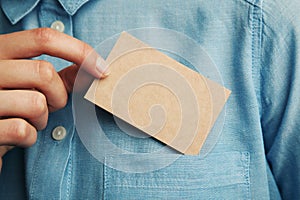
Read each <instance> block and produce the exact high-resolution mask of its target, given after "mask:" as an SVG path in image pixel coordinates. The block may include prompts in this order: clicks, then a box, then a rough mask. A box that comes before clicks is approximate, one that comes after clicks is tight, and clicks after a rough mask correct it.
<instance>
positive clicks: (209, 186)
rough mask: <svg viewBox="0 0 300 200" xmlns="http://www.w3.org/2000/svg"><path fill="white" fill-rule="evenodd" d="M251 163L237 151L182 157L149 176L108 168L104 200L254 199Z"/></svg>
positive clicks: (105, 173) (246, 156) (245, 153)
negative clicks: (251, 185)
mask: <svg viewBox="0 0 300 200" xmlns="http://www.w3.org/2000/svg"><path fill="white" fill-rule="evenodd" d="M136 156H138V155H136ZM139 156H141V155H139ZM110 159H113V158H110ZM249 163H250V155H249V153H248V152H237V151H234V152H225V153H213V154H209V155H208V156H206V157H205V158H199V157H198V156H181V157H179V158H178V159H177V160H176V161H175V162H173V163H172V164H171V165H169V166H167V167H165V168H162V169H159V170H156V171H152V172H147V173H127V172H123V171H118V170H116V169H113V168H110V167H108V166H105V167H104V193H103V194H104V199H120V200H122V199H126V200H128V199H250V179H249ZM133 164H134V163H133Z"/></svg>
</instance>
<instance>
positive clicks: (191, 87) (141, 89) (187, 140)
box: [85, 32, 230, 155]
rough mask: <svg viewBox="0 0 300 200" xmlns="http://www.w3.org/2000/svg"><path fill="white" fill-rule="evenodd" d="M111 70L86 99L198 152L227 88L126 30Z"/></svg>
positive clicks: (111, 60)
mask: <svg viewBox="0 0 300 200" xmlns="http://www.w3.org/2000/svg"><path fill="white" fill-rule="evenodd" d="M107 63H109V69H110V71H111V73H110V75H109V76H108V77H107V78H105V79H101V80H95V81H94V82H93V83H92V85H91V87H90V88H89V90H88V92H87V93H86V95H85V98H86V99H87V100H89V101H91V102H92V103H94V104H96V105H98V106H99V107H101V108H103V109H105V110H107V111H108V112H110V113H112V114H113V115H115V116H117V117H118V118H120V119H122V120H124V121H125V122H127V123H129V124H131V125H133V126H134V127H136V128H138V129H140V130H142V131H144V132H145V133H147V134H149V135H150V136H152V137H154V138H156V139H157V140H159V141H161V142H163V143H165V144H167V145H169V146H170V147H172V148H174V149H176V150H177V151H179V152H181V153H183V154H188V155H196V154H198V153H199V152H200V150H201V147H202V145H203V144H204V141H205V139H206V138H207V135H208V134H209V131H210V129H211V128H212V126H213V124H214V122H215V120H216V119H217V116H218V115H219V113H220V112H221V110H222V108H223V106H224V104H225V102H226V101H227V99H228V97H229V95H230V91H229V90H228V89H226V88H224V87H223V86H221V85H219V84H217V83H215V82H213V81H211V80H209V79H207V78H205V77H204V76H202V75H201V74H199V73H197V72H195V71H193V70H191V69H189V68H188V67H186V66H184V65H182V64H180V63H179V62H177V61H176V60H174V59H172V58H170V57H168V56H167V55H165V54H163V53H162V52H160V51H158V50H156V49H154V48H151V47H149V46H148V45H146V44H144V43H143V42H142V41H139V40H138V39H136V38H134V37H133V36H131V35H130V34H128V33H126V32H124V33H122V34H121V36H120V38H119V39H118V41H117V42H116V44H115V46H114V48H113V49H112V51H111V53H110V55H109V56H108V58H107Z"/></svg>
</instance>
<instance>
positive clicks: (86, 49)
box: [80, 43, 91, 61]
mask: <svg viewBox="0 0 300 200" xmlns="http://www.w3.org/2000/svg"><path fill="white" fill-rule="evenodd" d="M80 52H81V54H80V60H82V61H84V60H85V59H86V57H87V56H88V55H89V54H90V53H91V48H90V46H89V45H88V44H86V43H82V44H81V51H80Z"/></svg>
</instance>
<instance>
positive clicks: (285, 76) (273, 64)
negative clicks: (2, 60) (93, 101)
mask: <svg viewBox="0 0 300 200" xmlns="http://www.w3.org/2000/svg"><path fill="white" fill-rule="evenodd" d="M297 3H298V2H297V0H288V1H280V0H264V1H262V0H226V1H225V0H222V1H220V0H210V1H201V0H188V1H179V0H178V1H177V0H164V1H160V0H151V1H142V0H130V1H123V0H100V1H86V0H76V1H70V0H59V1H54V0H46V1H43V0H41V1H40V0H27V1H22V2H19V1H16V0H11V1H9V0H2V1H1V10H0V22H1V23H0V33H1V34H4V33H10V32H14V31H20V30H26V29H33V28H38V27H50V26H51V24H52V23H53V22H54V21H56V20H59V21H61V22H63V24H64V26H65V29H64V32H65V33H66V34H69V35H71V36H73V37H76V38H78V39H80V40H82V41H85V42H86V43H88V44H90V45H91V46H92V47H96V46H97V45H98V44H100V43H101V42H103V41H105V40H106V39H107V38H110V37H112V36H114V35H116V34H119V33H120V32H122V31H127V30H134V29H138V28H143V27H158V28H166V29H170V30H174V31H177V32H179V33H182V34H185V35H186V36H188V37H189V38H192V39H193V40H195V41H196V42H197V44H199V45H200V46H201V47H202V48H203V49H204V50H205V52H207V54H208V55H209V57H210V58H211V60H212V61H213V62H214V63H215V65H216V66H217V69H218V71H219V73H220V75H221V78H222V84H223V85H224V86H225V87H227V88H229V89H230V90H231V91H232V94H231V96H230V98H229V100H228V102H227V103H226V114H225V115H224V116H225V117H224V121H223V123H222V130H221V134H220V135H219V136H218V139H217V141H216V144H215V145H214V146H213V148H212V150H210V151H209V152H208V153H207V155H205V156H201V153H200V155H199V156H188V155H179V156H178V158H177V159H176V160H174V162H172V163H170V164H169V165H167V166H165V167H162V168H160V169H157V170H153V171H147V172H143V173H140V172H139V173H134V172H133V171H132V170H129V171H126V170H119V169H116V168H114V167H111V166H109V165H106V164H103V163H102V162H99V161H98V160H97V159H96V158H95V157H94V156H93V155H92V154H91V153H90V152H89V151H88V150H87V149H86V147H85V146H84V145H83V143H82V141H81V139H80V137H79V134H78V132H77V129H76V126H75V125H76V123H75V120H74V113H73V109H72V98H71V96H70V98H69V102H68V105H67V106H66V107H65V108H64V109H61V110H59V111H57V112H55V113H51V114H50V116H49V121H48V125H47V128H46V129H45V130H43V131H41V132H39V134H38V139H37V142H36V144H35V145H34V146H32V147H31V148H28V149H25V150H24V158H22V156H17V155H15V154H17V153H20V151H21V150H20V149H15V150H13V151H12V152H9V153H8V154H7V155H6V156H5V158H4V166H3V171H2V174H1V178H0V180H1V185H0V188H1V189H0V198H1V199H16V198H25V197H26V198H28V199H281V198H283V199H297V198H299V197H300V71H299V70H300V59H299V58H300V54H299V45H300V38H299V37H300V24H299V19H300V12H299V11H300V10H299V5H298V4H297ZM156 39H157V40H159V36H157V38H156ZM175 42H176V40H174V43H175ZM190 50H191V52H190V53H191V54H192V53H193V52H192V51H193V49H190ZM109 51H110V48H107V49H103V52H102V56H104V57H106V56H107V54H108V53H109ZM178 51H180V47H178ZM38 59H45V60H48V61H50V62H52V63H53V65H54V66H55V67H56V69H57V70H61V69H62V68H63V67H65V66H68V65H69V64H70V63H69V62H67V61H64V60H60V59H56V58H52V57H49V56H44V55H42V56H40V57H39V58H38ZM205 75H207V74H205ZM224 112H225V111H224ZM97 113H98V115H97V116H98V117H99V121H100V123H101V124H102V128H103V131H104V132H105V134H106V135H107V136H108V137H109V138H110V140H111V141H113V142H114V143H115V144H116V145H118V146H119V148H121V149H126V150H128V151H131V152H134V153H133V156H137V157H141V156H143V153H145V152H150V151H152V150H155V149H159V148H161V146H163V145H162V144H161V143H160V142H158V141H157V140H155V139H153V138H144V139H137V138H133V137H129V136H128V135H127V134H125V133H123V131H122V130H121V129H119V128H118V126H117V124H116V123H115V121H114V118H113V116H112V115H111V114H109V113H107V112H105V111H103V110H101V109H99V108H98V109H97ZM57 126H63V127H64V128H65V129H66V130H67V135H66V137H65V138H64V139H63V140H60V141H56V140H54V139H53V138H52V136H51V135H52V131H53V129H54V128H55V127H57ZM87 134H88V133H87ZM21 153H22V151H21ZM174 154H178V153H177V152H173V151H169V154H166V155H165V157H166V158H167V157H168V156H169V155H170V156H172V155H174ZM18 155H19V154H18ZM120 156H122V155H120ZM107 159H109V158H107ZM23 161H24V166H23V165H22V164H23ZM142 164H145V165H146V164H147V165H148V164H149V163H147V160H145V163H142ZM120 166H122V163H120ZM128 167H129V168H130V165H129V166H128ZM13 170H15V171H13ZM24 180H25V181H24ZM22 195H23V196H22Z"/></svg>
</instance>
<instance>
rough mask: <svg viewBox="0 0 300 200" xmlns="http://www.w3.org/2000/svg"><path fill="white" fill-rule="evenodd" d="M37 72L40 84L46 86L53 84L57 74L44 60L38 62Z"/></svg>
mask: <svg viewBox="0 0 300 200" xmlns="http://www.w3.org/2000/svg"><path fill="white" fill-rule="evenodd" d="M36 72H37V74H38V76H39V78H40V83H41V84H44V85H45V86H47V85H49V84H50V83H51V82H52V80H53V78H54V76H55V73H56V72H55V70H54V68H53V66H52V64H51V63H49V62H47V61H43V60H40V61H37V65H36Z"/></svg>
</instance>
